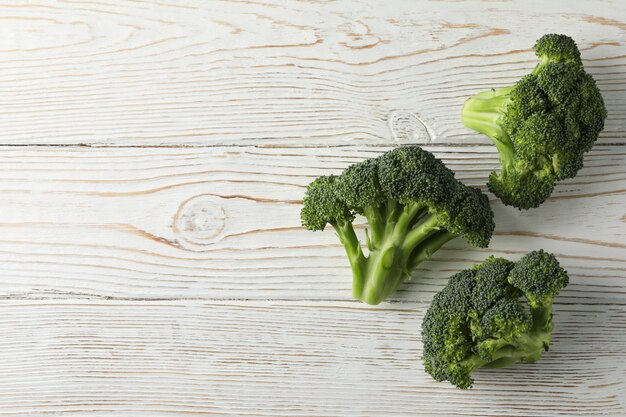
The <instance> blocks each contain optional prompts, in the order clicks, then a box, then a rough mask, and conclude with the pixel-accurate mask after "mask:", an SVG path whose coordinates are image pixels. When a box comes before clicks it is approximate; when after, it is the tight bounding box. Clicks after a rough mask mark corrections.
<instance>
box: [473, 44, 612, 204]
mask: <svg viewBox="0 0 626 417" xmlns="http://www.w3.org/2000/svg"><path fill="white" fill-rule="evenodd" d="M534 50H535V54H536V55H537V56H538V57H539V58H541V62H540V63H539V64H538V65H537V66H536V67H535V69H534V70H533V71H532V73H530V74H528V75H526V76H525V77H523V78H522V79H521V80H519V81H518V82H517V83H516V84H515V85H513V86H510V87H505V88H499V89H492V90H489V91H484V92H482V93H478V94H476V95H474V96H473V97H471V98H469V99H468V100H467V101H466V102H465V104H464V106H463V111H462V121H463V124H465V126H467V127H469V128H471V129H474V130H476V131H478V132H480V133H483V134H485V135H487V136H489V138H490V139H491V140H492V141H493V143H494V144H495V145H496V148H497V149H498V153H499V154H500V163H501V165H502V170H501V172H500V174H497V173H496V172H493V173H492V174H491V175H490V176H489V183H488V184H489V189H490V190H491V191H492V192H493V193H494V194H495V195H496V196H498V197H499V198H500V199H501V200H502V202H503V203H504V204H506V205H510V206H515V207H517V208H519V209H529V208H533V207H538V206H539V205H540V204H541V203H543V202H544V201H545V200H546V198H548V197H549V196H550V194H551V193H552V190H553V189H554V185H555V184H556V182H557V181H560V180H563V179H565V178H573V177H575V176H576V174H577V173H578V171H579V170H580V168H582V166H583V155H584V153H585V152H587V151H589V149H591V147H592V145H593V143H594V142H595V141H596V139H597V138H598V135H599V134H600V131H602V129H603V128H604V119H606V116H607V112H606V108H605V106H604V101H603V100H602V95H601V94H600V90H598V87H597V86H596V83H595V81H594V80H593V78H592V77H591V76H590V75H589V74H587V73H586V72H585V70H584V68H583V64H582V61H581V59H580V51H579V50H578V47H577V46H576V43H575V42H574V40H573V39H572V38H570V37H569V36H565V35H557V34H548V35H545V36H543V37H542V38H541V39H539V40H538V41H537V43H536V44H535V47H534Z"/></svg>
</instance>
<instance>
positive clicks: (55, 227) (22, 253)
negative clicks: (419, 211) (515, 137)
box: [0, 0, 626, 417]
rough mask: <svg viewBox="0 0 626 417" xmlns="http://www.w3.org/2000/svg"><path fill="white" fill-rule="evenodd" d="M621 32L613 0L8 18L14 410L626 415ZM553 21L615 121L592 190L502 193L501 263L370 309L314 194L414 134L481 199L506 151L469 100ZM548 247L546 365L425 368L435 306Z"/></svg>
mask: <svg viewBox="0 0 626 417" xmlns="http://www.w3.org/2000/svg"><path fill="white" fill-rule="evenodd" d="M625 21H626V10H625V8H624V6H623V5H622V4H621V2H619V1H617V0H607V1H587V2H582V1H581V2H571V1H565V0H559V1H554V2H545V1H544V2H536V1H524V2H522V1H502V2H500V1H485V2H479V1H462V2H440V1H432V2H417V1H399V0H394V1H387V2H383V3H381V2H377V1H374V0H371V1H347V0H338V1H333V2H315V1H278V0H264V1H259V2H252V1H237V0H231V1H209V2H202V1H199V0H193V1H192V0H190V1H184V2H182V1H171V0H170V1H160V2H152V1H115V2H113V1H74V0H71V1H63V2H52V1H43V0H41V1H36V2H29V3H23V2H14V3H4V4H1V5H0V127H1V128H0V191H1V196H2V197H1V199H0V416H16V417H18V416H19V417H26V416H28V417H30V416H37V415H59V416H60V415H63V416H90V417H91V416H107V417H108V416H113V417H128V416H150V417H153V416H181V415H190V416H191V415H229V416H267V417H279V416H342V417H343V416H359V417H360V416H377V417H378V416H426V415H439V416H451V415H457V416H486V415H490V416H502V415H511V416H528V415H532V416H554V415H559V416H582V415H605V416H623V415H626V377H625V375H626V368H625V364H626V308H625V306H626V272H625V271H626V226H625V223H626V213H625V207H626V170H625V169H624V167H625V166H626V151H625V149H626V148H624V147H623V144H624V143H625V142H624V137H625V135H624V134H625V132H626V125H625V123H626V122H625V121H626V99H625V95H624V91H623V90H624V84H625V74H626V73H625V72H624V65H625V64H626V57H625V54H624V43H625V41H626V38H625V32H626V23H624V22H625ZM546 32H565V33H569V34H571V35H572V36H574V37H575V38H576V39H577V41H578V42H579V44H580V46H581V48H582V49H583V58H584V60H585V65H586V67H587V68H588V70H589V71H590V72H591V73H592V74H593V75H594V76H595V77H596V79H597V81H598V85H599V86H600V88H601V89H602V91H603V94H604V97H605V99H606V102H607V107H608V110H609V118H608V119H607V124H606V125H607V127H606V130H605V132H603V134H602V137H601V138H600V140H599V142H598V145H597V146H596V147H595V148H594V149H593V150H592V151H591V152H590V153H589V154H588V155H587V157H586V160H585V162H586V163H585V168H584V169H583V170H582V171H581V172H580V175H579V176H578V177H577V178H575V179H572V180H568V181H565V182H563V183H562V184H559V185H558V187H557V189H556V190H555V193H554V194H553V196H552V197H551V198H550V199H549V200H548V201H547V202H546V203H545V204H544V205H543V206H541V207H540V208H538V209H535V210H531V211H527V212H519V211H517V210H515V209H512V208H509V207H504V206H502V205H501V204H500V203H499V202H498V201H497V200H496V199H493V196H491V197H492V199H493V200H492V204H493V208H494V211H495V214H496V223H497V225H498V227H497V232H496V235H495V236H494V239H493V241H492V245H491V246H492V247H491V248H490V249H485V250H478V249H473V248H470V247H469V246H467V245H466V244H465V243H464V242H463V241H461V240H457V241H453V242H451V243H450V244H448V245H447V246H446V247H445V248H444V249H442V250H441V251H440V252H438V253H437V254H436V256H435V259H433V260H432V261H431V262H429V263H427V264H425V265H423V266H422V267H421V268H420V269H419V270H418V271H416V273H415V274H414V279H413V281H412V282H410V283H407V284H406V285H404V286H403V287H402V288H401V290H400V291H399V292H398V293H397V294H396V295H395V296H394V297H393V298H392V300H390V302H388V303H384V304H382V305H380V306H377V307H370V306H366V305H363V304H360V303H357V302H355V301H352V300H351V297H350V270H349V267H348V265H347V261H346V259H345V257H344V255H343V252H342V248H341V247H340V246H339V244H338V241H337V239H336V236H334V233H332V231H330V230H328V231H325V232H323V233H312V232H307V231H305V230H303V229H302V228H301V227H300V223H299V207H300V205H299V204H300V200H301V198H302V194H303V191H304V187H305V186H306V184H307V183H308V182H310V181H311V180H312V179H313V178H315V177H316V176H318V175H322V174H329V173H337V172H340V171H341V169H343V168H344V167H346V166H348V165H349V164H351V163H353V162H356V161H359V160H362V159H363V158H366V157H372V156H376V155H378V154H380V153H381V152H384V151H386V150H388V149H391V147H393V146H396V145H397V144H405V143H420V144H427V145H428V146H427V149H429V150H431V151H433V152H434V153H435V154H436V155H437V156H439V157H441V158H442V159H443V160H444V161H445V162H446V163H447V164H448V166H450V167H451V168H452V169H453V170H455V171H456V172H457V176H458V177H459V178H460V179H462V180H463V181H465V182H467V183H468V184H472V185H477V186H481V187H484V183H485V179H486V177H487V175H488V173H489V172H490V171H491V170H493V169H495V168H497V166H498V161H497V154H496V153H495V149H494V148H493V147H492V146H491V145H490V144H489V142H488V140H487V139H485V138H484V137H482V136H480V135H477V134H475V133H472V132H471V131H469V130H468V129H465V128H464V127H463V126H462V125H461V123H460V120H459V111H460V105H461V104H462V102H463V100H464V99H465V97H467V96H468V95H469V94H471V93H473V92H476V91H479V90H483V89H486V88H490V87H492V86H499V85H505V84H508V83H511V82H513V81H514V80H515V79H517V78H518V77H519V76H521V75H522V74H524V73H525V72H527V71H528V70H529V69H530V68H532V66H533V65H534V62H535V60H534V57H533V54H532V52H531V51H530V47H531V46H532V43H533V42H534V40H535V39H536V38H537V37H538V36H540V35H541V34H543V33H546ZM80 144H88V145H90V146H78V145H80ZM7 145H19V146H7ZM33 145H37V146H33ZM42 145H43V146H42ZM53 145H68V146H53ZM536 248H544V249H546V250H549V251H551V252H555V253H556V254H557V255H558V256H559V259H560V260H561V262H562V264H563V265H564V266H565V267H566V268H567V269H568V270H569V271H570V275H571V284H570V285H569V286H568V287H567V288H566V289H565V290H564V291H563V293H562V294H561V295H560V296H559V299H558V304H557V306H556V317H555V321H556V333H555V342H554V345H553V347H552V349H551V350H550V352H548V353H547V354H546V355H545V356H544V359H542V361H541V362H540V363H539V364H536V365H519V366H515V367H512V368H510V369H505V370H497V371H485V372H481V373H479V374H478V375H477V382H476V387H475V389H473V390H471V391H461V390H457V389H455V388H453V387H451V386H450V385H449V384H445V383H436V382H434V381H432V380H431V379H430V378H429V377H428V375H426V374H425V373H424V371H423V368H422V365H421V362H420V359H419V358H420V355H421V348H422V346H421V339H420V334H419V333H420V325H421V319H422V317H423V314H424V312H425V310H426V308H427V306H428V303H429V301H430V299H431V298H432V296H433V294H434V293H435V292H436V291H438V290H439V289H441V288H442V286H443V285H444V284H445V282H446V278H447V277H448V276H449V275H451V274H452V273H454V272H456V271H458V270H460V269H463V268H466V267H468V266H470V265H471V264H473V263H475V262H478V261H480V260H482V259H484V258H485V257H486V256H487V255H489V254H496V255H501V256H507V257H510V258H512V259H515V258H518V257H519V256H521V255H522V254H523V253H525V252H527V251H528V250H530V249H536Z"/></svg>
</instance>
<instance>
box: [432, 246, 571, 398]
mask: <svg viewBox="0 0 626 417" xmlns="http://www.w3.org/2000/svg"><path fill="white" fill-rule="evenodd" d="M567 283H568V276H567V272H566V271H565V270H564V269H563V268H561V266H560V265H559V263H558V261H557V260H556V258H555V257H554V256H553V255H551V254H549V253H546V252H544V251H543V250H539V251H534V252H530V253H529V254H527V255H526V256H524V257H523V258H522V259H521V260H520V261H519V262H517V263H513V262H510V261H507V260H506V259H502V258H494V257H490V258H488V259H487V260H486V261H485V262H483V263H482V264H480V265H477V266H476V267H474V268H473V269H469V270H465V271H462V272H460V273H458V274H456V275H454V276H453V277H451V278H450V281H449V282H448V285H447V286H446V287H445V288H444V289H443V290H442V291H441V292H439V293H438V294H437V295H436V296H435V298H434V300H433V303H432V305H431V307H430V308H429V309H428V311H427V313H426V316H425V318H424V321H423V323H422V337H423V340H424V356H423V359H424V363H425V368H426V371H427V372H428V373H430V374H431V375H432V376H433V378H435V379H436V380H437V381H443V380H448V381H450V382H451V383H453V384H455V385H456V386H458V387H459V388H469V387H471V385H472V383H473V380H472V377H471V374H472V372H473V371H475V370H476V369H479V368H501V367H505V366H508V365H511V364H514V363H518V362H524V363H534V362H536V361H538V360H539V359H540V358H541V355H542V353H543V352H544V351H547V350H548V347H549V346H550V343H551V341H552V329H553V324H552V304H553V301H554V297H555V296H556V295H557V294H558V293H559V291H560V290H561V289H562V288H564V287H565V286H566V285H567ZM521 296H523V297H524V298H525V299H526V303H523V302H521V301H520V297H521Z"/></svg>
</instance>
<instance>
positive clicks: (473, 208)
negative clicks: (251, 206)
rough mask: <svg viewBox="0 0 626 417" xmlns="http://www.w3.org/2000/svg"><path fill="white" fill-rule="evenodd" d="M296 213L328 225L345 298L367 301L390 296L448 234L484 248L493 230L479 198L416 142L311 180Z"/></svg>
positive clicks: (308, 222) (317, 226) (311, 225)
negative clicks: (347, 284)
mask: <svg viewBox="0 0 626 417" xmlns="http://www.w3.org/2000/svg"><path fill="white" fill-rule="evenodd" d="M356 214H360V215H363V216H365V218H366V219H367V222H368V228H367V229H366V231H365V243H366V247H367V254H365V253H364V251H363V248H362V247H361V242H360V241H359V239H358V238H357V235H356V233H355V231H354V228H353V224H352V222H353V221H354V218H355V215H356ZM301 218H302V223H303V225H304V226H305V227H306V228H307V229H309V230H324V228H325V226H326V224H330V225H331V226H332V227H333V228H334V229H335V231H336V232H337V235H338V236H339V240H340V241H341V243H342V244H343V246H344V248H345V251H346V255H347V257H348V260H349V262H350V266H351V268H352V273H353V284H352V293H353V296H354V297H355V298H357V299H359V300H362V301H364V302H366V303H368V304H378V303H380V302H381V301H383V300H385V299H386V298H387V297H389V296H390V295H391V294H393V293H394V292H395V291H396V289H397V288H398V287H399V286H400V284H401V283H402V282H403V281H405V280H406V279H408V278H410V276H411V271H412V270H413V269H414V268H415V267H416V266H417V265H419V264H420V263H422V262H424V261H426V260H428V259H430V258H431V256H432V255H433V254H434V253H435V252H436V251H437V250H439V248H441V247H442V246H443V245H444V244H445V243H446V242H448V241H449V240H451V239H453V238H455V237H457V236H462V237H463V238H465V239H466V240H467V241H468V242H469V243H470V244H472V245H474V246H478V247H486V246H487V245H488V244H489V240H490V238H491V234H492V232H493V229H494V223H493V213H492V211H491V208H490V207H489V202H488V200H487V197H486V196H485V195H484V194H483V193H481V192H480V191H479V190H477V189H473V188H469V187H467V186H465V185H463V184H462V183H461V182H459V181H457V180H456V179H455V178H454V174H453V173H452V172H451V171H450V170H449V169H448V168H446V167H445V165H444V164H443V163H442V162H441V161H439V160H438V159H436V158H435V157H434V156H433V155H432V154H431V153H429V152H427V151H424V150H423V149H421V148H419V147H405V148H398V149H395V150H393V151H390V152H387V153H385V154H383V155H381V156H380V157H378V158H375V159H369V160H365V161H363V162H360V163H357V164H354V165H352V166H350V167H348V168H347V169H346V170H345V171H344V172H343V173H342V174H341V175H340V176H332V175H331V176H324V177H319V178H317V179H316V180H314V181H313V182H312V183H311V184H310V185H309V187H308V188H307V191H306V193H305V197H304V199H303V208H302V213H301Z"/></svg>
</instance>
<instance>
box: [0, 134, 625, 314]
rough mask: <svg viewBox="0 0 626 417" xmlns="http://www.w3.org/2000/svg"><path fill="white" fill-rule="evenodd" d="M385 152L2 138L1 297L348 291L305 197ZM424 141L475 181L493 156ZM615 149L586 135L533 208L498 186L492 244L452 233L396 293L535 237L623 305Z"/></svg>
mask: <svg viewBox="0 0 626 417" xmlns="http://www.w3.org/2000/svg"><path fill="white" fill-rule="evenodd" d="M388 149H389V148H380V147H361V148H359V147H345V148H331V149H325V148H256V147H236V148H233V147H227V148H212V147H211V148H194V149H185V148H154V149H145V148H84V147H53V148H44V147H38V148H22V147H10V148H7V147H5V148H2V149H0V184H2V190H1V193H2V209H1V210H0V228H1V233H0V265H2V269H1V270H0V296H2V297H4V298H29V299H38V298H50V297H60V298H65V297H87V298H94V297H95V298H102V297H112V298H124V299H127V298H132V299H177V298H184V299H233V298H234V299H260V300H264V299H274V300H280V299H287V300H293V299H307V300H309V299H313V300H315V299H324V300H350V299H351V295H350V285H351V283H350V281H351V272H350V269H349V267H348V263H347V259H346V258H345V255H344V253H343V249H342V248H341V247H340V245H339V241H338V239H337V238H336V236H335V235H334V233H333V232H332V231H331V230H328V231H325V232H323V233H320V232H316V233H313V232H308V231H305V230H303V229H302V227H301V226H300V220H299V210H300V207H301V206H300V199H301V198H302V195H303V192H304V189H305V187H306V185H307V184H308V183H309V182H310V181H311V180H312V179H313V178H315V177H316V176H319V175H324V174H330V173H338V172H340V171H341V170H342V169H343V168H345V167H346V166H348V165H350V164H351V163H354V162H357V161H360V160H362V159H364V158H367V157H373V156H376V155H379V154H380V153H381V152H383V151H385V150H388ZM428 149H429V150H431V151H433V152H435V154H436V155H437V156H439V157H441V158H442V159H443V160H444V161H445V162H446V163H447V164H448V166H449V167H450V168H452V169H453V170H455V171H456V172H457V176H458V177H459V178H461V179H463V180H464V181H466V182H467V183H468V184H472V185H482V184H484V182H485V179H486V177H487V175H488V173H489V171H490V170H491V169H493V168H496V167H497V166H498V161H497V155H496V153H495V152H494V150H493V149H492V148H491V147H482V146H479V147H467V146H466V147H450V146H445V147H429V148H428ZM623 149H624V148H622V147H612V146H597V147H595V148H594V149H593V150H592V152H591V153H590V154H588V155H587V158H586V167H585V168H584V169H583V170H582V171H581V172H580V174H579V176H578V177H577V178H575V179H572V180H569V181H566V182H564V183H563V184H560V185H559V186H558V187H557V189H556V190H555V193H554V195H553V197H552V198H550V199H549V201H548V202H546V203H545V204H544V205H542V206H541V207H540V208H538V209H535V210H531V211H527V212H519V211H517V210H516V209H512V208H507V207H504V206H502V205H501V204H500V203H499V201H498V200H496V199H493V208H494V211H495V214H496V224H497V231H496V235H495V236H494V238H493V241H492V244H491V248H489V249H485V250H477V249H472V248H470V247H469V246H468V245H467V244H466V243H465V242H463V241H461V240H457V241H453V242H451V243H450V244H449V245H448V246H446V247H444V248H443V249H442V250H441V251H440V252H438V253H437V254H436V256H435V258H434V259H433V260H432V261H431V262H429V263H427V264H424V265H423V266H422V267H421V268H420V269H419V270H418V272H417V273H416V274H415V278H414V282H412V283H410V284H407V285H405V286H404V287H402V289H401V291H400V292H399V293H398V294H397V295H396V296H395V297H394V300H395V301H415V300H416V299H418V300H427V299H429V298H430V297H431V296H432V293H433V291H436V290H438V289H439V288H441V286H442V285H443V284H444V283H445V280H446V279H447V277H448V276H450V275H451V274H452V273H454V272H456V271H458V270H460V269H463V268H467V267H469V266H470V265H471V264H473V263H476V262H479V261H481V260H482V259H484V258H485V257H487V256H488V255H489V254H496V255H503V256H507V257H510V258H512V259H514V258H517V257H519V256H521V255H522V254H523V253H526V252H527V251H529V250H531V249H538V248H544V249H546V250H548V251H552V252H554V253H556V254H558V256H559V259H560V260H561V261H562V263H563V265H564V266H565V267H566V268H567V269H568V270H569V271H570V273H571V275H572V284H571V285H570V287H569V288H568V289H567V291H566V292H565V294H564V297H566V299H567V300H568V301H569V302H577V303H593V302H595V301H594V300H596V299H602V300H603V302H606V303H610V304H622V305H623V304H625V301H626V281H625V278H626V273H625V270H626V228H624V227H623V225H624V219H625V217H624V216H625V213H624V207H625V204H624V203H625V201H626V197H625V195H626V191H625V190H626V172H624V170H623V167H624V166H625V164H626V153H624V151H623ZM483 186H484V185H483ZM492 198H493V196H492Z"/></svg>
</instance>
